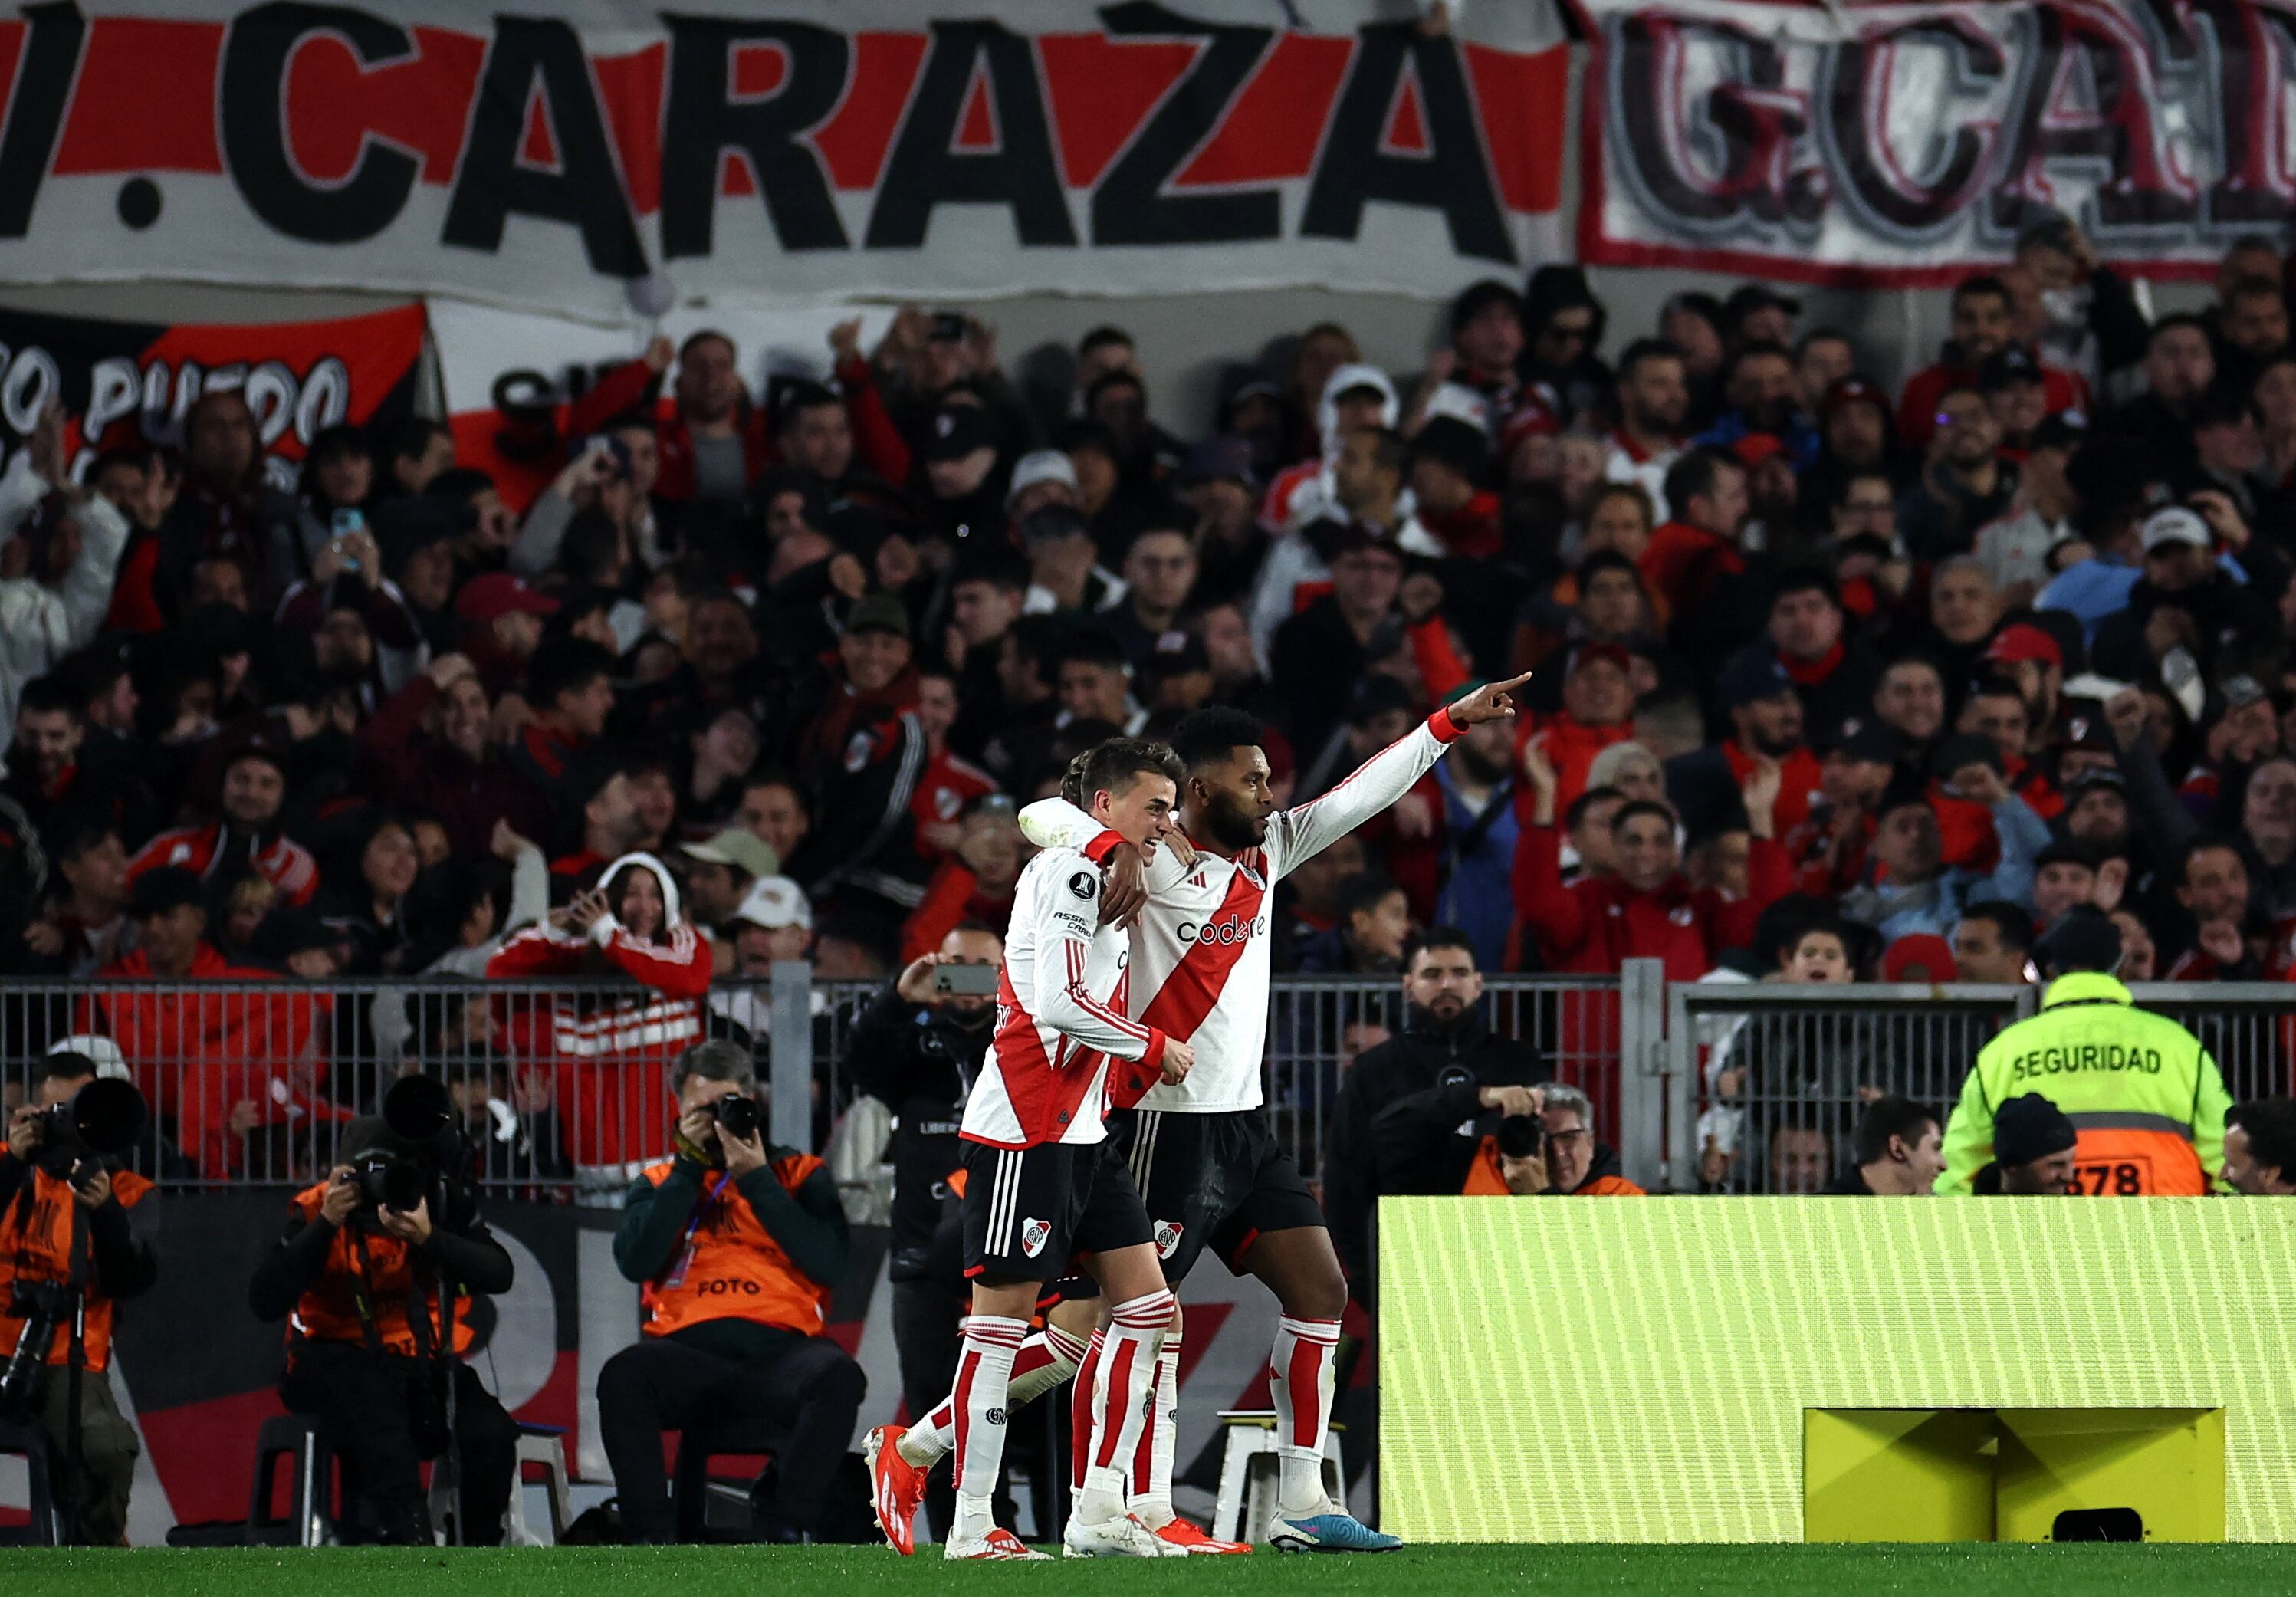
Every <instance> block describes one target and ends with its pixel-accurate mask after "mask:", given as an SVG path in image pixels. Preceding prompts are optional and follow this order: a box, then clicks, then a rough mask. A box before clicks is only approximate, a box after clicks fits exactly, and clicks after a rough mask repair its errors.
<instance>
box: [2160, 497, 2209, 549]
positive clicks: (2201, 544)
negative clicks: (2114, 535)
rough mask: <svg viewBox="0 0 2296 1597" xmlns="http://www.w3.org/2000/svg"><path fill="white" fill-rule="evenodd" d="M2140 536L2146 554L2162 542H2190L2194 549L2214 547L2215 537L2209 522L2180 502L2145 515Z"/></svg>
mask: <svg viewBox="0 0 2296 1597" xmlns="http://www.w3.org/2000/svg"><path fill="white" fill-rule="evenodd" d="M2141 536H2143V537H2144V553H2147V554H2150V553H2153V551H2154V550H2155V549H2158V548H2159V547H2161V545H2163V544H2190V545H2193V547H2194V548H2195V549H2213V548H2214V547H2216V538H2215V537H2214V536H2213V535H2211V534H2210V531H2209V524H2208V523H2207V522H2206V521H2203V520H2201V518H2200V517H2199V516H2197V515H2195V514H2194V512H2191V511H2188V510H2186V509H2185V507H2184V506H2183V505H2181V504H2172V505H2170V506H2169V508H2168V509H2166V510H2156V511H2154V512H2153V513H2152V514H2151V515H2149V516H2147V517H2145V518H2144V531H2143V533H2142V535H2141Z"/></svg>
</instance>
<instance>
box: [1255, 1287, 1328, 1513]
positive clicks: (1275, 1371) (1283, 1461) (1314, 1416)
mask: <svg viewBox="0 0 2296 1597" xmlns="http://www.w3.org/2000/svg"><path fill="white" fill-rule="evenodd" d="M1339 1340H1340V1323H1339V1322H1338V1321H1337V1320H1295V1319H1293V1318H1292V1316H1291V1315H1289V1314H1285V1315H1283V1317H1282V1318H1281V1319H1279V1320H1277V1321H1276V1322H1275V1352H1274V1353H1273V1354H1272V1355H1270V1356H1269V1358H1268V1362H1267V1388H1268V1391H1269V1392H1270V1393H1271V1394H1272V1395H1273V1396H1274V1397H1275V1437H1276V1447H1275V1452H1276V1459H1277V1474H1278V1478H1279V1484H1278V1486H1277V1494H1276V1501H1277V1506H1278V1507H1279V1508H1281V1509H1282V1511H1283V1512H1285V1513H1287V1514H1312V1513H1320V1512H1323V1511H1326V1510H1328V1509H1329V1508H1331V1506H1332V1503H1331V1499H1330V1498H1329V1497H1328V1496H1327V1495H1325V1493H1324V1437H1325V1436H1326V1435H1327V1434H1328V1433H1329V1431H1330V1430H1331V1426H1332V1389H1333V1380H1332V1351H1333V1348H1335V1347H1338V1346H1339Z"/></svg>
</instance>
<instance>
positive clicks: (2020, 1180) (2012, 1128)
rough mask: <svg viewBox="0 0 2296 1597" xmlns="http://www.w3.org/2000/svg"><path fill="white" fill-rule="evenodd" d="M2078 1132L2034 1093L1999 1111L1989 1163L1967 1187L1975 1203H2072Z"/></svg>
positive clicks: (2077, 1190)
mask: <svg viewBox="0 0 2296 1597" xmlns="http://www.w3.org/2000/svg"><path fill="white" fill-rule="evenodd" d="M2079 1147H2080V1129H2079V1127H2078V1126H2075V1125H2074V1124H2073V1123H2072V1120H2071V1117H2069V1116H2067V1115H2066V1113H2065V1112H2064V1111H2063V1110H2061V1109H2059V1108H2058V1107H2057V1106H2056V1105H2055V1104H2054V1103H2052V1102H2049V1100H2048V1099H2046V1098H2045V1097H2043V1096H2042V1095H2041V1094H2040V1093H2022V1094H2021V1095H2019V1096H2017V1097H2015V1098H2012V1099H2010V1100H2009V1102H2006V1103H2005V1104H2003V1105H2002V1106H2001V1110H2000V1112H1999V1113H1998V1114H1997V1115H1996V1116H1995V1117H1994V1119H1993V1162H1992V1163H1991V1164H1989V1165H1987V1166H1986V1167H1984V1168H1983V1169H1981V1170H1980V1171H1979V1172H1978V1173H1977V1175H1975V1177H1974V1178H1972V1181H1971V1183H1970V1186H1971V1190H1972V1192H1975V1193H1976V1194H1977V1195H1978V1196H1979V1197H1980V1198H2072V1197H2079V1196H2080V1195H2081V1193H2082V1192H2083V1191H2084V1190H2085V1189H2083V1188H2082V1187H2080V1186H2079V1185H2078V1184H2077V1183H2075V1181H2074V1179H2073V1177H2074V1175H2075V1174H2076V1167H2077V1165H2078V1162H2079Z"/></svg>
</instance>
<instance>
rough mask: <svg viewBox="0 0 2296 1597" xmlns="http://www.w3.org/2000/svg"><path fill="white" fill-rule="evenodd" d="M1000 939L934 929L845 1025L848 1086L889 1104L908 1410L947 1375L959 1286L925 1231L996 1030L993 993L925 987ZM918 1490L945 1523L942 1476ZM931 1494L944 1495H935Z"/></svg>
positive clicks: (898, 1313)
mask: <svg viewBox="0 0 2296 1597" xmlns="http://www.w3.org/2000/svg"><path fill="white" fill-rule="evenodd" d="M1004 959H1005V939H1004V938H1000V937H998V936H997V935H996V932H994V931H992V930H989V929H988V927H986V926H983V925H981V924H980V922H978V921H967V922H966V923H964V925H961V926H959V927H957V928H956V930H954V931H952V932H950V933H949V934H948V936H947V937H946V938H942V939H941V945H940V948H939V952H937V953H933V954H926V955H925V956H924V957H923V958H922V959H920V960H914V961H912V962H910V963H909V965H908V966H907V968H906V969H905V970H902V972H901V973H900V975H899V976H898V977H896V978H895V979H893V980H892V981H891V982H890V983H889V984H888V985H887V986H886V987H885V989H884V990H883V991H882V992H881V993H879V994H878V995H877V996H876V997H875V998H874V999H873V1000H872V1001H871V1002H870V1004H869V1007H868V1008H867V1009H866V1010H864V1011H862V1013H861V1016H860V1019H858V1020H856V1021H855V1022H854V1025H853V1035H852V1040H851V1041H850V1042H849V1044H847V1047H846V1053H845V1068H846V1069H847V1071H848V1072H849V1073H850V1075H851V1077H852V1080H853V1082H854V1085H856V1086H857V1087H858V1088H859V1089H860V1090H861V1091H862V1092H864V1093H867V1094H869V1095H870V1096H871V1097H873V1098H875V1099H878V1100H880V1101H881V1102H883V1103H884V1104H885V1105H886V1107H887V1108H889V1109H890V1110H892V1111H893V1139H892V1141H891V1142H890V1144H888V1145H887V1147H886V1150H885V1157H886V1159H888V1160H889V1161H890V1163H891V1164H892V1167H893V1213H892V1230H893V1236H892V1257H891V1259H890V1262H889V1265H888V1266H887V1272H886V1274H887V1276H888V1278H889V1279H890V1281H891V1282H892V1285H893V1346H894V1347H895V1348H896V1349H897V1350H898V1353H899V1355H900V1361H901V1395H902V1396H903V1398H904V1399H906V1402H907V1405H908V1411H909V1413H911V1414H913V1415H922V1414H924V1413H927V1412H928V1411H930V1410H931V1409H932V1408H933V1406H934V1405H937V1404H938V1403H939V1401H940V1400H941V1398H942V1397H943V1396H945V1395H946V1394H947V1391H948V1388H949V1386H950V1383H951V1382H952V1380H954V1379H955V1374H956V1355H957V1351H958V1348H959V1346H960V1342H959V1339H958V1337H957V1334H956V1333H957V1323H958V1322H959V1320H960V1319H961V1318H962V1317H963V1315H964V1307H965V1302H966V1292H965V1287H964V1265H963V1261H962V1260H961V1259H960V1258H959V1257H957V1250H956V1249H955V1248H953V1247H950V1246H947V1243H948V1242H953V1241H956V1238H955V1233H954V1231H953V1230H952V1232H951V1233H950V1235H949V1237H948V1238H947V1239H946V1240H945V1241H944V1245H943V1247H942V1248H941V1249H939V1250H938V1252H937V1251H936V1249H935V1247H934V1236H935V1233H937V1232H939V1230H940V1229H941V1222H942V1221H943V1220H944V1219H945V1218H947V1216H949V1215H951V1214H953V1213H954V1212H955V1201H954V1200H955V1196H956V1194H955V1192H952V1191H951V1190H950V1187H949V1178H950V1176H951V1175H953V1174H955V1170H956V1168H957V1166H958V1163H959V1160H958V1159H957V1146H956V1125H957V1119H958V1118H959V1117H960V1116H961V1115H962V1114H963V1113H964V1098H965V1094H966V1093H969V1092H971V1091H972V1081H973V1077H976V1076H978V1075H979V1074H980V1059H981V1055H983V1054H984V1053H986V1052H988V1039H989V1037H990V1036H991V1034H992V1033H993V1032H994V1031H995V1029H996V1027H995V1022H996V1000H995V999H994V998H991V997H985V996H984V997H973V996H967V995H955V994H943V993H936V992H935V991H934V990H933V986H934V972H935V971H937V970H940V969H942V968H943V967H954V966H971V967H975V968H985V969H987V970H990V971H992V972H993V971H995V970H996V968H997V967H998V966H999V965H1000V964H1002V963H1003V962H1004ZM936 1480H937V1481H943V1484H939V1485H937V1486H936V1487H935V1488H934V1491H933V1493H932V1494H931V1495H929V1496H928V1498H927V1506H928V1507H929V1508H930V1509H931V1511H932V1518H933V1524H934V1525H935V1526H936V1527H943V1526H947V1525H948V1524H949V1523H950V1522H951V1515H950V1512H949V1510H950V1509H951V1508H952V1507H953V1503H950V1502H949V1501H947V1497H948V1494H949V1492H950V1491H951V1489H952V1488H950V1487H948V1486H947V1485H946V1484H945V1481H944V1478H941V1477H938V1476H937V1477H936ZM935 1498H940V1499H942V1501H939V1502H936V1501H934V1499H935Z"/></svg>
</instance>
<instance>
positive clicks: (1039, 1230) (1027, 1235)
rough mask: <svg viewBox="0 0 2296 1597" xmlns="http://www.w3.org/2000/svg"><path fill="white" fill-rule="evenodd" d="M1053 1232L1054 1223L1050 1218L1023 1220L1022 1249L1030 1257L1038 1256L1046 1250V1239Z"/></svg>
mask: <svg viewBox="0 0 2296 1597" xmlns="http://www.w3.org/2000/svg"><path fill="white" fill-rule="evenodd" d="M1052 1234H1053V1223H1052V1222H1051V1221H1049V1220H1023V1221H1021V1252H1023V1253H1025V1254H1027V1255H1028V1256H1029V1257H1030V1258H1034V1257H1037V1255H1038V1254H1040V1253H1042V1252H1043V1251H1044V1250H1045V1242H1046V1239H1047V1238H1049V1237H1050V1236H1051V1235H1052Z"/></svg>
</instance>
